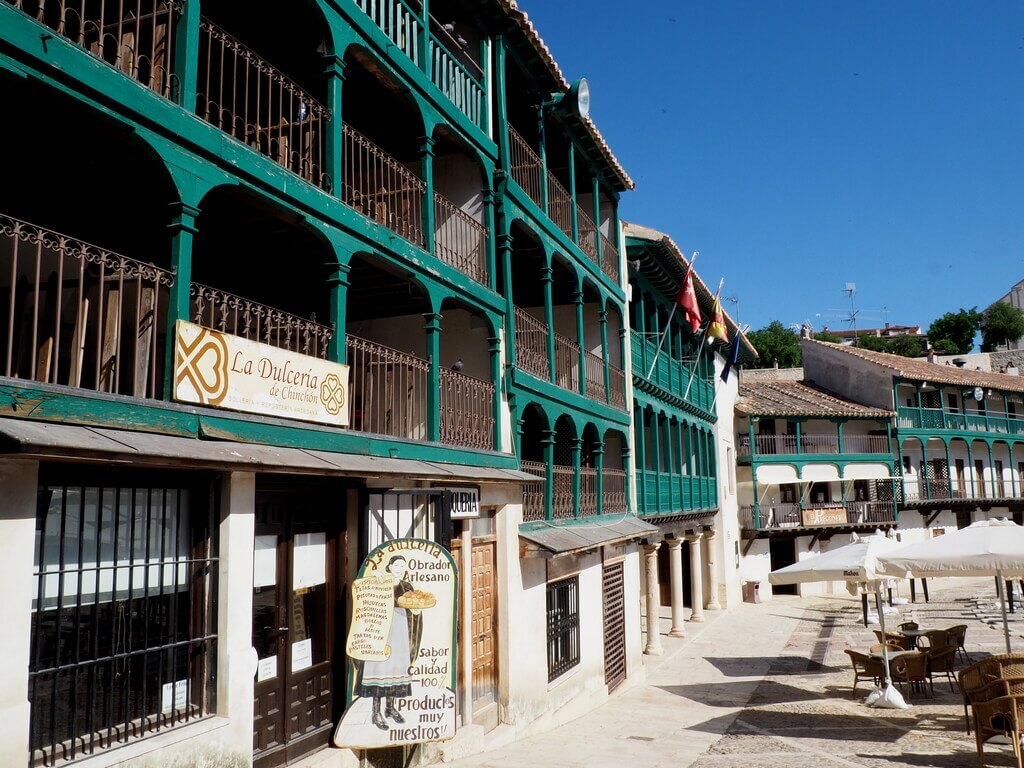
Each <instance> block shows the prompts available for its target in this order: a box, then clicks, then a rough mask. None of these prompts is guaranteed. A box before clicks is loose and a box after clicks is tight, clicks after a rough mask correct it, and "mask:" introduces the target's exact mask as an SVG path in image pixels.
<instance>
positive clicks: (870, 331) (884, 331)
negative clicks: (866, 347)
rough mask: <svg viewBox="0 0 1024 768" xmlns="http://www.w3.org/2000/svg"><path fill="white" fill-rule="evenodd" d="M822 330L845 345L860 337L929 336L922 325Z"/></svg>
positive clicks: (826, 328) (887, 324) (826, 327)
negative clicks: (836, 337)
mask: <svg viewBox="0 0 1024 768" xmlns="http://www.w3.org/2000/svg"><path fill="white" fill-rule="evenodd" d="M821 330H822V332H825V333H831V334H832V335H833V336H838V337H839V338H840V339H842V340H843V343H844V344H852V343H853V342H854V340H855V339H856V338H858V337H860V336H876V337H878V338H880V339H894V338H896V337H897V336H921V337H922V338H923V337H925V336H927V334H926V333H925V332H924V331H922V330H921V326H920V325H890V324H889V323H886V324H885V325H884V326H883V327H881V328H857V329H856V330H854V329H852V328H851V329H850V330H848V331H833V330H832V329H831V328H829V327H828V326H827V325H826V326H825V327H823V328H822V329H821Z"/></svg>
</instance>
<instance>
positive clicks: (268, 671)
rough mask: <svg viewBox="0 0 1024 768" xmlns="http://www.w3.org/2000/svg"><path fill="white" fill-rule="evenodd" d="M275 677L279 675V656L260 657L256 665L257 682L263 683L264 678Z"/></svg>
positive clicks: (270, 678)
mask: <svg viewBox="0 0 1024 768" xmlns="http://www.w3.org/2000/svg"><path fill="white" fill-rule="evenodd" d="M275 677H277V656H267V658H265V659H260V660H259V663H258V664H257V665H256V682H257V683H262V682H263V681H264V680H272V679H273V678H275Z"/></svg>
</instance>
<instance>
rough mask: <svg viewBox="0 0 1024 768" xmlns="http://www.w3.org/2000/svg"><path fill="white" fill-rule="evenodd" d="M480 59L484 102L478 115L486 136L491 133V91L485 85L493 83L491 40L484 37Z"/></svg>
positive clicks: (481, 43)
mask: <svg viewBox="0 0 1024 768" xmlns="http://www.w3.org/2000/svg"><path fill="white" fill-rule="evenodd" d="M480 61H481V62H482V63H483V67H481V69H483V77H482V78H481V82H480V84H481V85H482V86H483V91H484V95H483V100H484V103H483V104H481V105H480V117H481V125H480V127H481V128H482V129H483V132H484V133H486V134H487V135H488V136H490V135H491V109H490V105H491V92H490V89H489V88H488V87H487V85H488V83H493V82H494V81H493V79H492V78H491V41H490V40H488V39H487V38H486V37H485V38H484V39H483V40H481V41H480Z"/></svg>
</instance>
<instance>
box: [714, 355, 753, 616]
mask: <svg viewBox="0 0 1024 768" xmlns="http://www.w3.org/2000/svg"><path fill="white" fill-rule="evenodd" d="M724 365H725V359H724V358H723V357H722V356H721V355H719V354H716V355H715V378H714V382H715V387H716V391H717V393H718V395H717V399H716V400H715V415H716V416H717V419H718V420H717V422H716V423H715V427H714V433H713V434H714V441H715V466H716V468H717V474H718V514H717V515H716V517H715V529H716V530H717V531H718V535H717V536H716V537H715V538H714V539H713V542H712V543H713V544H714V546H716V547H717V550H718V551H717V552H716V553H715V558H714V563H715V568H716V570H717V571H718V591H719V594H718V595H717V597H718V601H719V602H720V603H721V605H722V607H723V608H728V607H729V606H731V605H735V604H736V603H739V602H740V601H741V600H742V597H743V591H742V589H743V584H742V579H741V578H740V569H739V563H738V562H737V556H736V553H737V547H738V548H740V549H742V547H743V542H742V541H741V540H740V524H739V497H738V494H739V485H738V478H737V474H736V471H737V470H736V437H735V435H736V424H735V421H734V419H735V414H736V398H737V396H738V394H739V377H738V376H736V374H735V373H732V374H730V375H729V381H727V382H723V381H722V379H721V374H722V369H723V367H724ZM748 471H749V470H748ZM707 582H708V579H704V588H705V590H706V589H708V583H707Z"/></svg>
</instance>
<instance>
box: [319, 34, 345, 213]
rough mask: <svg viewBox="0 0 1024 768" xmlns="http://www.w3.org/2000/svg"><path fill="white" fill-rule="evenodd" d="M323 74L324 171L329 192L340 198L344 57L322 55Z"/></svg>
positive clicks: (343, 143) (341, 186)
mask: <svg viewBox="0 0 1024 768" xmlns="http://www.w3.org/2000/svg"><path fill="white" fill-rule="evenodd" d="M324 76H325V78H326V79H327V109H328V111H329V113H330V119H329V120H328V121H327V136H326V137H325V138H326V144H327V150H326V151H327V154H326V156H325V157H324V173H326V174H327V176H329V177H330V179H331V186H330V189H331V192H332V193H333V194H334V196H335V197H337V198H338V199H341V198H342V197H343V196H344V194H345V182H344V179H345V157H344V146H345V142H344V141H343V140H342V131H343V127H344V123H343V121H342V114H341V105H342V89H343V86H344V83H345V59H343V58H342V57H340V56H334V55H333V54H332V55H330V56H325V57H324Z"/></svg>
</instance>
